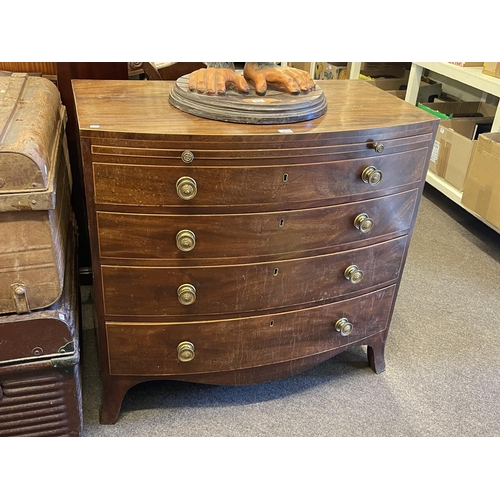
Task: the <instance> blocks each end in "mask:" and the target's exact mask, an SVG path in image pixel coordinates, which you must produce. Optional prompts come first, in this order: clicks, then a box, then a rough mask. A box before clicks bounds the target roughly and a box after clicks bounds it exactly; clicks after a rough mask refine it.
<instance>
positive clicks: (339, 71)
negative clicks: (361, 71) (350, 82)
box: [315, 62, 347, 80]
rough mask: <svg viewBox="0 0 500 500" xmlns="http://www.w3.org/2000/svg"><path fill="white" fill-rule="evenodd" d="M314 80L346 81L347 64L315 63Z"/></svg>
mask: <svg viewBox="0 0 500 500" xmlns="http://www.w3.org/2000/svg"><path fill="white" fill-rule="evenodd" d="M315 79H316V80H346V79H347V63H329V62H317V63H316V72H315Z"/></svg>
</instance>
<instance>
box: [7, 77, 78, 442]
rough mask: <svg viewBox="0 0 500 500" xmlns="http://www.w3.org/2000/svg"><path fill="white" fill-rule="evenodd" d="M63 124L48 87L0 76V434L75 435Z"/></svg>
mask: <svg viewBox="0 0 500 500" xmlns="http://www.w3.org/2000/svg"><path fill="white" fill-rule="evenodd" d="M65 124H66V110H65V108H64V106H63V105H62V104H61V100H60V94H59V91H58V90H57V87H56V86H55V85H54V84H53V83H52V82H50V81H49V80H47V79H45V78H42V77H29V76H27V75H26V74H23V73H14V74H13V75H11V76H3V77H0V436H79V435H81V430H82V421H83V419H82V397H81V381H80V361H79V359H80V355H79V353H80V351H79V342H78V341H79V332H80V307H79V299H78V297H79V289H78V265H77V262H76V259H77V257H76V256H77V252H76V245H77V242H76V227H75V223H74V216H73V213H72V210H71V204H70V194H71V173H70V168H69V160H68V152H67V144H66V135H65Z"/></svg>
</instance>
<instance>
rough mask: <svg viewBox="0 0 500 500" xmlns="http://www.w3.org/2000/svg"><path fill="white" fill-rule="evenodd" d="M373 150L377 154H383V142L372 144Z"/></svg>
mask: <svg viewBox="0 0 500 500" xmlns="http://www.w3.org/2000/svg"><path fill="white" fill-rule="evenodd" d="M372 148H373V149H374V150H375V152H376V153H382V152H383V151H384V149H385V148H384V145H383V144H382V143H381V142H374V143H373V144H372Z"/></svg>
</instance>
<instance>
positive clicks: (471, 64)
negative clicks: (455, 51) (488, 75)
mask: <svg viewBox="0 0 500 500" xmlns="http://www.w3.org/2000/svg"><path fill="white" fill-rule="evenodd" d="M450 64H454V65H455V66H462V68H474V67H477V66H482V65H483V64H484V63H482V62H452V63H450Z"/></svg>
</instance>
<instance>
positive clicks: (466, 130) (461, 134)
mask: <svg viewBox="0 0 500 500" xmlns="http://www.w3.org/2000/svg"><path fill="white" fill-rule="evenodd" d="M425 106H427V107H428V108H430V109H434V110H436V111H439V112H441V113H444V114H446V115H452V114H453V115H455V114H456V115H463V114H480V115H483V116H480V117H477V116H473V117H469V118H465V117H464V118H462V117H460V116H459V117H457V118H449V119H441V121H440V126H439V127H438V131H437V133H436V139H435V142H434V148H433V151H432V155H431V161H430V163H429V170H430V171H431V172H434V173H435V174H437V175H438V176H439V177H442V178H444V179H445V180H446V181H447V182H449V183H450V184H451V185H452V186H454V187H455V188H457V189H458V190H459V191H462V190H463V189H464V181H465V177H466V175H467V171H468V169H469V165H470V163H471V160H472V157H473V155H474V152H475V148H476V144H477V136H478V133H479V132H480V130H481V129H482V127H486V129H487V128H488V127H490V128H491V124H492V123H493V118H494V116H495V111H496V107H495V106H493V105H490V104H486V103H484V102H446V103H428V104H425Z"/></svg>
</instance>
